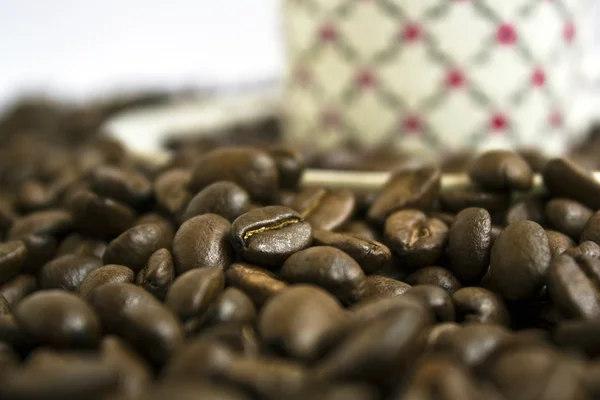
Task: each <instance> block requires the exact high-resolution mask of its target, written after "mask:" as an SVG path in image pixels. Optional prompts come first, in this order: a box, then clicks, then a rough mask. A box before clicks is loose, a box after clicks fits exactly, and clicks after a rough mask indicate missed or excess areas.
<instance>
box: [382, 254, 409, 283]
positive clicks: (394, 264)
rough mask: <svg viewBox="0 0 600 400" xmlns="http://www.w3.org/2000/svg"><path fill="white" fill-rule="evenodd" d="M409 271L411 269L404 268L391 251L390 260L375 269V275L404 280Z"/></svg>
mask: <svg viewBox="0 0 600 400" xmlns="http://www.w3.org/2000/svg"><path fill="white" fill-rule="evenodd" d="M410 272H411V271H409V270H408V269H406V268H404V266H403V265H402V264H401V263H400V261H399V260H398V257H396V255H395V254H394V253H392V258H391V262H390V263H389V264H387V265H385V266H384V267H383V268H381V269H380V270H379V271H377V275H379V276H385V277H386V278H391V279H395V280H397V281H402V282H404V281H405V279H406V278H407V277H408V275H409V274H410Z"/></svg>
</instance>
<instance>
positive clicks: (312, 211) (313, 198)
mask: <svg viewBox="0 0 600 400" xmlns="http://www.w3.org/2000/svg"><path fill="white" fill-rule="evenodd" d="M292 208H293V209H294V210H296V211H298V212H299V213H300V215H301V216H302V218H303V219H304V220H305V221H306V222H308V223H310V224H311V226H312V227H313V229H324V230H327V231H332V230H335V229H337V228H339V227H340V226H342V225H343V224H345V223H346V222H348V221H349V220H350V218H352V215H353V214H354V210H355V208H356V200H355V199H354V194H353V193H352V192H351V191H349V190H327V189H322V188H319V189H316V188H308V189H304V190H303V191H302V192H300V193H299V194H298V196H296V199H295V200H294V203H293V204H292Z"/></svg>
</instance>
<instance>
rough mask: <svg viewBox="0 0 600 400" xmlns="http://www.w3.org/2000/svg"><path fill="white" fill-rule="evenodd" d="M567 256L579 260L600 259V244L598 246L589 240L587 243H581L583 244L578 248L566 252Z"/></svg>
mask: <svg viewBox="0 0 600 400" xmlns="http://www.w3.org/2000/svg"><path fill="white" fill-rule="evenodd" d="M565 255H567V256H570V257H573V258H579V257H582V256H588V257H593V258H599V257H600V246H598V244H596V243H595V242H591V241H589V240H588V241H585V242H581V244H579V246H577V247H571V248H570V249H568V250H567V251H565Z"/></svg>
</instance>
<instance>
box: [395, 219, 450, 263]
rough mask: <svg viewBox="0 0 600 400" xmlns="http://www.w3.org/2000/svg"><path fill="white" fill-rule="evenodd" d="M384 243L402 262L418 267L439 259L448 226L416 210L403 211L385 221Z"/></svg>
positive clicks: (446, 236) (444, 243)
mask: <svg viewBox="0 0 600 400" xmlns="http://www.w3.org/2000/svg"><path fill="white" fill-rule="evenodd" d="M384 235H385V242H386V244H387V245H389V246H390V248H391V249H392V250H393V251H394V252H395V253H396V256H397V257H398V259H399V261H400V263H401V265H402V266H403V267H405V268H408V269H412V270H415V269H418V268H422V267H425V266H428V265H433V264H435V263H436V261H437V260H438V259H439V258H440V256H441V254H442V251H443V249H444V246H445V245H446V241H447V238H448V227H447V226H446V224H444V223H443V222H442V221H440V220H438V219H435V218H427V215H425V214H424V213H423V212H421V211H418V210H402V211H398V212H396V213H394V214H392V215H391V216H390V217H389V218H388V219H387V221H386V222H385V230H384Z"/></svg>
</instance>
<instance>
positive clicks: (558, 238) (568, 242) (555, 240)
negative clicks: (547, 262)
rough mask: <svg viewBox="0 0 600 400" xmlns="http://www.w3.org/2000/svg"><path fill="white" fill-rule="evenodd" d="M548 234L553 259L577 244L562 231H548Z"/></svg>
mask: <svg viewBox="0 0 600 400" xmlns="http://www.w3.org/2000/svg"><path fill="white" fill-rule="evenodd" d="M546 236H548V246H549V247H550V255H551V256H552V258H553V259H554V258H556V257H558V256H559V255H561V254H562V253H564V252H565V251H567V250H568V249H570V248H572V247H573V246H575V242H573V240H572V239H571V238H570V237H568V236H567V235H565V234H562V233H560V232H556V231H546Z"/></svg>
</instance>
